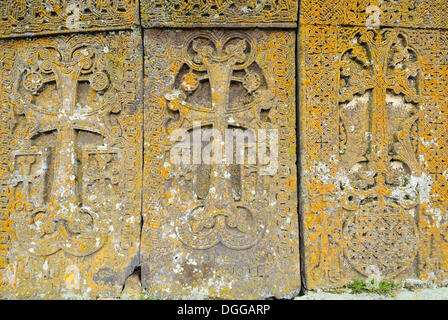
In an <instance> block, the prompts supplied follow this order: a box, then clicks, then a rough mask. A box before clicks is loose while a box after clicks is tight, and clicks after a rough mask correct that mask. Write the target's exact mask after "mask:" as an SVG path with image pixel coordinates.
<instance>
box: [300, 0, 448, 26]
mask: <svg viewBox="0 0 448 320" xmlns="http://www.w3.org/2000/svg"><path fill="white" fill-rule="evenodd" d="M447 14H448V3H447V1H446V0H399V1H397V0H301V2H300V23H301V24H321V25H351V26H364V27H365V26H366V24H368V25H369V26H372V25H381V26H388V27H410V28H447V27H448V15H447Z"/></svg>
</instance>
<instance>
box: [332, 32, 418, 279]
mask: <svg viewBox="0 0 448 320" xmlns="http://www.w3.org/2000/svg"><path fill="white" fill-rule="evenodd" d="M353 43H354V44H353V45H352V46H351V47H350V48H349V49H348V50H347V51H346V52H345V53H344V54H343V55H342V60H341V89H340V90H341V91H340V100H339V101H340V105H341V113H340V115H341V136H342V138H341V141H342V142H343V144H344V145H345V144H348V145H349V147H345V146H343V147H342V148H341V149H343V150H344V151H342V152H341V153H342V154H343V163H344V166H346V169H347V170H348V172H349V176H350V182H349V183H348V184H347V185H344V186H343V189H344V192H345V193H346V195H345V202H344V204H343V208H344V209H345V210H347V211H348V212H353V214H350V215H349V216H348V218H347V223H346V228H345V235H346V243H347V256H348V258H349V260H350V261H351V263H352V264H353V265H354V267H355V268H356V269H357V270H358V271H359V272H361V273H362V274H365V275H367V276H379V277H385V276H394V275H396V274H398V273H399V272H401V271H402V270H403V269H404V268H405V267H406V266H407V264H408V263H409V262H410V261H411V260H412V259H413V257H414V256H415V253H416V241H417V235H416V226H415V222H414V221H413V218H412V216H411V215H410V213H409V211H410V210H414V208H415V207H416V206H417V204H418V202H417V192H418V191H417V186H416V185H412V183H410V176H411V175H412V174H418V164H417V159H416V156H415V152H414V149H413V147H412V143H411V127H412V126H413V125H415V121H416V120H417V116H418V113H417V110H418V101H419V98H418V92H417V85H416V84H417V77H418V68H417V64H416V53H415V51H414V50H413V49H412V48H410V47H408V46H407V41H406V39H405V38H404V37H403V36H402V35H401V34H398V33H396V32H395V31H390V30H380V31H375V30H368V31H366V32H364V33H359V34H357V35H355V36H354V40H353ZM355 144H356V145H358V146H359V147H355ZM367 226H368V227H367ZM365 227H367V229H369V228H372V229H369V230H364V228H365ZM362 230H364V231H362ZM391 248H395V249H394V253H393V254H392V253H391V252H390V250H392V249H391Z"/></svg>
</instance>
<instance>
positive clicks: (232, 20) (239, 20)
mask: <svg viewBox="0 0 448 320" xmlns="http://www.w3.org/2000/svg"><path fill="white" fill-rule="evenodd" d="M297 6H298V1H297V0H279V1H273V0H263V1H260V0H250V1H239V0H236V1H235V0H211V1H210V0H186V1H185V0H174V1H173V0H140V7H141V16H142V25H143V27H145V28H147V27H156V26H176V27H182V28H184V27H189V26H194V25H204V26H208V27H209V26H210V25H213V24H219V25H221V26H224V27H225V26H226V25H228V24H234V26H238V25H240V26H242V25H255V24H256V25H260V24H271V25H272V24H273V23H290V24H294V23H295V22H296V21H297Z"/></svg>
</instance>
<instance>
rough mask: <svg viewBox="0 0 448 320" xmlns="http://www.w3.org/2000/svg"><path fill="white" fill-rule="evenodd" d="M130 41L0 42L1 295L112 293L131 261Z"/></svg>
mask: <svg viewBox="0 0 448 320" xmlns="http://www.w3.org/2000/svg"><path fill="white" fill-rule="evenodd" d="M123 43H125V44H126V45H123ZM139 47H140V36H139V34H138V32H124V33H122V34H120V35H118V34H111V33H104V34H100V35H95V36H92V35H79V36H57V37H51V38H39V39H29V40H5V41H2V42H0V57H1V58H0V64H2V65H3V68H1V69H0V70H1V72H2V73H1V76H0V91H1V95H0V106H1V109H0V110H1V112H2V126H3V127H4V128H5V132H4V134H2V135H1V139H2V140H1V143H2V145H3V149H2V153H1V170H2V171H1V173H0V177H1V181H2V182H1V183H2V184H1V186H2V189H1V191H2V194H1V195H0V197H1V199H2V200H1V207H0V208H1V210H2V216H1V218H2V222H4V223H2V226H1V227H0V229H1V231H0V241H2V242H1V244H0V256H1V257H2V258H3V259H2V260H1V261H0V262H2V263H4V264H2V265H1V269H0V275H1V278H2V284H3V285H2V286H0V291H1V295H2V296H3V297H7V298H61V297H62V298H64V297H65V298H69V297H76V298H97V297H116V296H117V295H119V294H120V292H121V289H122V286H123V283H124V279H125V278H126V276H127V275H129V274H130V273H132V271H133V269H134V266H136V265H137V264H138V259H139V256H138V242H139V239H138V237H139V234H140V220H141V215H140V207H141V205H140V203H141V198H140V196H141V162H142V150H141V146H142V131H141V126H140V125H139V124H141V123H142V105H141V99H140V90H139V88H140V80H141V76H140V74H141V65H142V54H141V52H140V51H139V50H138V49H139ZM117 57H118V58H117ZM139 168H140V169H139ZM5 262H7V264H6V263H5Z"/></svg>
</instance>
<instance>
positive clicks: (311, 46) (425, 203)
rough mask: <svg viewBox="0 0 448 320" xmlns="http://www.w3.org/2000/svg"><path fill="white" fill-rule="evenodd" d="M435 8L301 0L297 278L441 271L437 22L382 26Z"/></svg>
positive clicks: (423, 275) (438, 14)
mask: <svg viewBox="0 0 448 320" xmlns="http://www.w3.org/2000/svg"><path fill="white" fill-rule="evenodd" d="M399 4H400V5H399ZM371 5H374V6H377V7H376V8H375V7H373V9H371V10H367V11H368V12H370V15H369V14H367V15H366V6H371ZM349 8H350V9H349ZM446 8H447V4H446V2H445V1H401V2H395V1H382V2H381V4H379V2H377V1H309V0H303V1H302V3H301V10H302V11H301V17H302V18H303V21H302V24H301V26H300V34H299V43H300V48H301V49H302V50H301V51H300V68H301V72H300V76H299V77H300V84H301V90H300V103H301V105H302V109H301V124H302V131H301V132H302V133H303V135H302V139H301V145H302V149H301V151H302V154H301V159H302V160H301V162H302V168H301V169H302V172H303V179H302V195H301V197H302V203H301V205H302V208H303V225H304V228H303V231H304V241H305V245H304V254H305V273H306V282H307V288H310V289H314V288H328V287H334V286H338V285H343V284H344V283H346V282H348V281H349V280H351V279H355V278H361V277H375V278H386V279H396V280H397V279H398V280H400V279H406V278H416V279H422V280H434V281H442V280H444V279H446V278H447V274H448V273H447V271H448V263H447V261H448V260H447V254H448V238H447V230H448V219H447V208H448V183H447V179H448V174H447V166H446V163H447V161H448V154H447V151H446V149H447V139H446V137H447V126H446V123H447V121H448V100H447V90H446V87H447V79H448V60H447V57H448V41H447V40H448V32H447V31H445V30H425V29H412V28H399V27H396V28H389V27H388V26H395V25H397V26H400V27H401V26H411V27H423V26H424V27H428V26H430V27H446V16H447V15H446V14H445V13H444V11H446ZM348 9H349V10H348ZM378 10H380V13H381V14H380V15H377V11H378ZM324 24H325V25H324ZM350 24H352V25H353V26H349V25H350Z"/></svg>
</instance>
